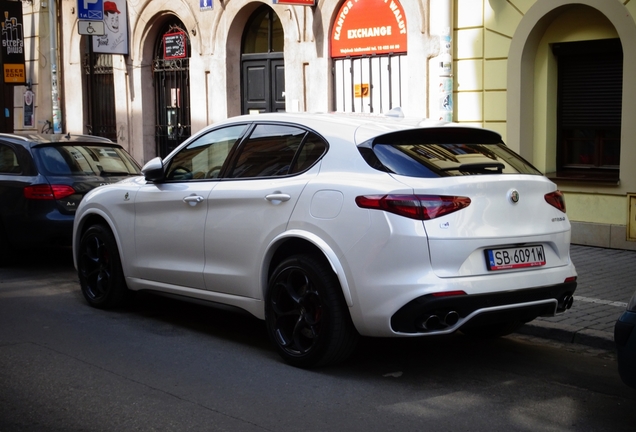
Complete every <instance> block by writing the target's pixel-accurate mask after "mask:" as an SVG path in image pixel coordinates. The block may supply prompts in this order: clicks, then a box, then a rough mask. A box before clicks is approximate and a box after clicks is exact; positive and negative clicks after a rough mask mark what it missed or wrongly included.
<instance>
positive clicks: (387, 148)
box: [360, 129, 541, 178]
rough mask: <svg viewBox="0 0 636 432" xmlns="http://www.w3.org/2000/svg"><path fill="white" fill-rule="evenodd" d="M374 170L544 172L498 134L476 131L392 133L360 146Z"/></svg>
mask: <svg viewBox="0 0 636 432" xmlns="http://www.w3.org/2000/svg"><path fill="white" fill-rule="evenodd" d="M360 153H361V154H362V156H363V157H364V159H365V160H366V161H367V163H369V165H371V166H372V167H374V168H376V169H379V170H382V171H387V172H390V173H394V174H399V175H405V176H409V177H426V178H435V177H447V176H464V175H478V174H533V175H541V173H540V172H539V171H538V170H537V169H536V168H535V167H533V166H532V165H531V164H530V163H528V162H527V161H525V160H524V159H523V158H521V156H519V155H517V154H516V153H514V152H513V151H512V150H510V149H509V148H508V147H506V145H505V144H503V143H502V142H501V139H500V138H499V136H498V135H497V134H494V133H492V132H488V131H485V132H484V131H473V130H470V129H468V130H461V131H457V130H452V129H450V130H441V129H435V130H432V131H428V130H420V131H419V133H414V132H413V131H408V132H407V133H398V134H391V135H388V136H384V137H379V138H376V139H375V140H374V142H372V143H365V144H363V145H361V146H360Z"/></svg>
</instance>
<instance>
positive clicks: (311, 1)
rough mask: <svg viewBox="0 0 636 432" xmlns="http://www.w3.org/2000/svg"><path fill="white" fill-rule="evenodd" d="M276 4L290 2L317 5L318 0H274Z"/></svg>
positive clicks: (290, 3) (292, 3)
mask: <svg viewBox="0 0 636 432" xmlns="http://www.w3.org/2000/svg"><path fill="white" fill-rule="evenodd" d="M273 3H274V4H288V5H301V6H315V5H316V0H273Z"/></svg>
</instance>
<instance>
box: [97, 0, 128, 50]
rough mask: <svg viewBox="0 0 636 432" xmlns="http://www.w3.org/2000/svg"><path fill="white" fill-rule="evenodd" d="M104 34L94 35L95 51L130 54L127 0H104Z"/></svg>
mask: <svg viewBox="0 0 636 432" xmlns="http://www.w3.org/2000/svg"><path fill="white" fill-rule="evenodd" d="M104 25H105V26H106V28H105V29H104V34H103V36H93V38H92V39H93V52H96V53H102V54H124V55H126V54H128V10H127V9H126V0H104Z"/></svg>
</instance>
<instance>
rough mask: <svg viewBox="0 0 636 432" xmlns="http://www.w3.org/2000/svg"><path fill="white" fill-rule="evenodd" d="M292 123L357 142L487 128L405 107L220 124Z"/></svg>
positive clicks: (240, 119) (264, 117)
mask: <svg viewBox="0 0 636 432" xmlns="http://www.w3.org/2000/svg"><path fill="white" fill-rule="evenodd" d="M245 121H249V122H254V121H259V122H270V121H271V122H290V123H298V124H300V125H304V126H306V127H308V128H310V129H313V130H315V131H316V132H318V133H319V134H321V135H323V136H325V137H326V138H329V137H332V138H333V137H335V138H341V139H346V140H348V141H353V142H355V143H356V144H360V143H363V142H365V141H367V140H369V139H372V138H375V137H377V136H380V135H384V134H389V133H392V132H398V131H404V130H410V129H421V128H459V129H478V130H481V131H487V129H483V128H478V127H474V126H465V125H460V124H458V123H452V122H445V121H437V120H431V119H426V118H419V117H404V116H401V110H400V111H395V114H393V112H389V113H387V114H364V113H338V112H333V113H288V112H286V113H260V114H247V115H242V116H238V117H232V118H230V119H228V120H225V121H223V122H220V123H216V124H214V125H213V127H216V126H219V125H220V124H224V123H228V124H232V123H240V122H245ZM488 132H490V133H492V134H495V135H496V136H498V137H499V139H501V135H500V134H499V133H497V132H495V131H488Z"/></svg>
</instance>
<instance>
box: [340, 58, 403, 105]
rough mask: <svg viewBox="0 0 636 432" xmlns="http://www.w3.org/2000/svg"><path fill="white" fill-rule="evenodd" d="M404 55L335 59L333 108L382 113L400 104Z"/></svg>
mask: <svg viewBox="0 0 636 432" xmlns="http://www.w3.org/2000/svg"><path fill="white" fill-rule="evenodd" d="M405 59H406V56H404V55H374V56H362V57H352V58H350V57H348V58H342V59H334V60H333V62H334V67H333V72H334V84H335V85H334V93H335V97H334V101H335V105H336V106H335V110H336V111H340V112H361V113H385V112H387V111H389V110H390V109H392V108H395V107H400V106H402V73H403V63H404V61H405Z"/></svg>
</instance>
